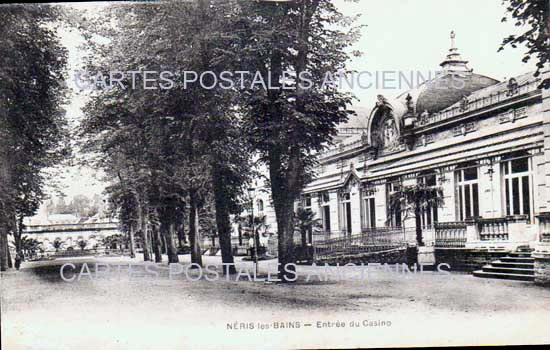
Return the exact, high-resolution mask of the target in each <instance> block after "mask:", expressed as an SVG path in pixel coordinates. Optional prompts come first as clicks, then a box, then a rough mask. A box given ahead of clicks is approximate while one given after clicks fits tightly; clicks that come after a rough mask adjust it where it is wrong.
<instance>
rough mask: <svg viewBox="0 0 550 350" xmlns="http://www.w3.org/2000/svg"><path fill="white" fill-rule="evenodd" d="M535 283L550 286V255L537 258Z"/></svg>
mask: <svg viewBox="0 0 550 350" xmlns="http://www.w3.org/2000/svg"><path fill="white" fill-rule="evenodd" d="M535 283H536V284H539V285H543V286H547V287H550V257H549V258H546V259H544V258H535Z"/></svg>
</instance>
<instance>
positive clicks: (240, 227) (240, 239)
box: [237, 223, 243, 246]
mask: <svg viewBox="0 0 550 350" xmlns="http://www.w3.org/2000/svg"><path fill="white" fill-rule="evenodd" d="M237 230H238V231H239V246H242V245H243V226H242V225H241V224H240V223H239V224H238V226H237Z"/></svg>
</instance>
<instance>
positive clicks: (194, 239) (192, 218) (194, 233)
mask: <svg viewBox="0 0 550 350" xmlns="http://www.w3.org/2000/svg"><path fill="white" fill-rule="evenodd" d="M189 205H190V207H191V208H190V209H189V244H190V245H191V263H195V264H198V265H199V266H201V267H202V252H201V246H200V234H199V216H198V210H197V198H196V192H195V191H190V194H189Z"/></svg>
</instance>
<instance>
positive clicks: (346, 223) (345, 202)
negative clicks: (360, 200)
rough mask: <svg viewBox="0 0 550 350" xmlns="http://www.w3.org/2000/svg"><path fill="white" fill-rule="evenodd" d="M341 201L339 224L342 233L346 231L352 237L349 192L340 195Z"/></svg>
mask: <svg viewBox="0 0 550 350" xmlns="http://www.w3.org/2000/svg"><path fill="white" fill-rule="evenodd" d="M338 199H339V201H340V203H339V205H338V207H339V210H338V212H339V218H338V219H339V220H338V222H339V224H340V231H344V232H345V233H346V234H347V235H351V197H350V193H349V192H341V193H339V194H338Z"/></svg>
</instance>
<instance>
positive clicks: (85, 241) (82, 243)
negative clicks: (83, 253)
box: [78, 239, 88, 250]
mask: <svg viewBox="0 0 550 350" xmlns="http://www.w3.org/2000/svg"><path fill="white" fill-rule="evenodd" d="M87 245H88V241H87V240H85V239H81V240H79V241H78V246H79V247H80V250H84V248H86V246H87Z"/></svg>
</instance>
